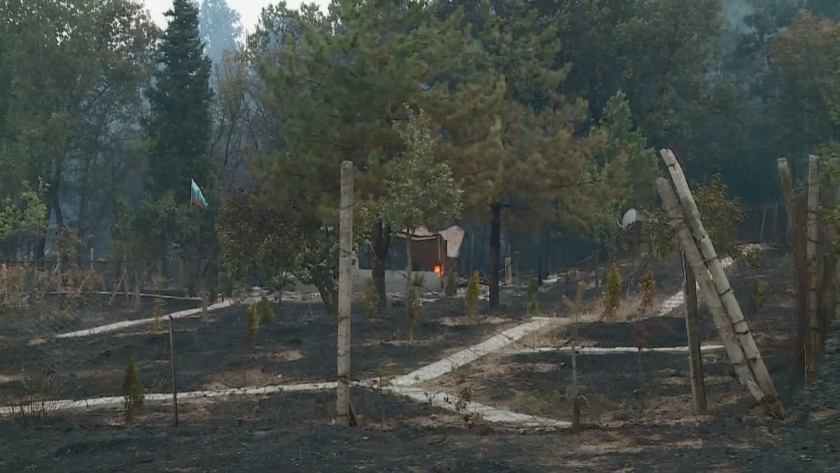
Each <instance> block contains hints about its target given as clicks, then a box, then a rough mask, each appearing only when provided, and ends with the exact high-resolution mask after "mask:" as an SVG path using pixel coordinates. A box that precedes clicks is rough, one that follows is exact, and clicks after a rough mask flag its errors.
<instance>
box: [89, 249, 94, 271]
mask: <svg viewBox="0 0 840 473" xmlns="http://www.w3.org/2000/svg"><path fill="white" fill-rule="evenodd" d="M90 270H91V271H93V247H92V246H91V247H90Z"/></svg>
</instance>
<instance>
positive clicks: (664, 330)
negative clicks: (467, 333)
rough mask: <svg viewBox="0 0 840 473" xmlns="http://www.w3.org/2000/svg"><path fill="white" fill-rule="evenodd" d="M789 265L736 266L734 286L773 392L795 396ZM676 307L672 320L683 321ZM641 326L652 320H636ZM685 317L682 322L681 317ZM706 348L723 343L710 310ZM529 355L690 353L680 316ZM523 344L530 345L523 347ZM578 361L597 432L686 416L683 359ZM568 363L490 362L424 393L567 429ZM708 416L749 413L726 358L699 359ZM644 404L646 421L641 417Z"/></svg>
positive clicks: (777, 260) (580, 335)
mask: <svg viewBox="0 0 840 473" xmlns="http://www.w3.org/2000/svg"><path fill="white" fill-rule="evenodd" d="M788 268H789V263H787V260H786V257H785V255H784V254H779V253H771V252H768V253H767V254H766V255H765V256H764V258H763V259H762V261H761V264H760V266H759V267H758V268H757V269H753V270H748V269H746V268H742V267H740V266H739V265H735V266H733V267H732V269H731V270H730V271H729V272H730V283H731V285H732V286H733V288H734V290H735V292H736V294H737V296H738V299H739V302H740V305H741V307H742V308H743V309H744V311H745V315H746V316H747V318H748V320H749V321H750V324H751V327H752V328H753V331H754V336H755V339H756V343H757V345H758V347H759V349H760V351H761V353H762V357H763V358H764V360H765V364H766V365H767V368H768V370H769V371H770V374H771V376H772V377H773V379H774V382H775V384H776V387H777V390H778V391H779V393H780V394H781V395H782V396H783V397H784V398H786V400H789V399H790V396H791V395H792V390H791V389H790V387H791V357H790V354H791V348H792V344H793V339H792V336H793V335H794V334H795V333H796V330H795V327H796V321H795V320H796V311H795V309H794V308H793V307H792V306H791V305H792V304H791V300H792V298H793V293H792V288H791V287H790V277H789V271H788ZM756 278H758V279H761V280H762V281H764V282H765V284H766V286H765V290H764V291H763V292H764V296H763V298H764V304H763V306H762V307H760V309H758V310H757V312H755V313H750V312H749V310H750V309H749V308H750V307H751V304H750V297H751V295H750V292H749V291H745V290H743V289H744V288H745V287H746V288H751V287H752V285H753V283H754V280H755V279H756ZM683 310H684V309H683V308H680V309H678V310H676V311H674V315H677V314H678V313H680V312H682V311H683ZM638 315H640V316H642V317H644V316H650V315H652V314H642V313H640V314H638ZM680 315H681V314H680ZM699 318H700V334H701V341H702V343H719V337H718V335H717V330H716V328H715V326H714V324H713V322H712V320H711V317H710V315H709V313H708V310H707V309H706V308H705V306H702V307H701V309H700V311H699ZM534 338H535V340H534V341H533V342H532V343H530V346H542V347H550V346H569V345H570V344H571V343H573V342H572V340H574V343H576V344H578V345H582V346H598V347H636V346H639V344H641V346H645V347H676V346H686V344H687V336H686V331H685V319H684V317H682V316H680V317H674V316H668V317H653V318H647V319H641V320H639V318H638V317H637V318H635V319H632V320H630V321H625V322H611V323H608V322H603V321H601V322H595V323H581V324H566V325H561V326H560V327H558V328H556V329H553V330H551V331H550V332H549V333H544V334H541V335H540V336H538V337H534ZM526 342H527V339H526ZM639 363H640V359H639V356H637V355H636V354H609V355H582V356H579V357H578V359H577V366H578V380H579V388H580V391H581V393H582V394H583V395H584V396H585V397H586V401H585V402H584V407H583V409H584V418H585V419H586V420H587V421H589V422H592V423H595V424H613V423H616V422H626V421H630V420H634V419H639V418H642V419H656V420H661V421H673V420H674V419H680V418H684V417H686V416H691V386H690V384H689V365H688V359H687V356H686V355H684V354H663V353H645V354H643V355H642V356H641V371H642V373H641V376H640V373H639V370H640V367H639ZM571 367H572V360H571V355H570V354H568V353H560V352H542V353H537V354H516V355H504V354H494V355H491V356H488V357H485V358H483V359H481V360H478V361H477V362H475V363H472V364H469V365H467V366H464V367H462V368H460V369H458V370H455V371H453V372H451V373H449V374H447V375H445V376H442V377H441V378H438V379H436V380H434V381H432V382H431V383H430V384H429V386H428V387H429V389H435V390H443V391H446V392H456V393H458V392H469V393H470V395H471V398H472V399H473V400H475V401H478V402H481V403H485V404H490V405H493V406H496V407H504V408H507V409H510V410H513V411H515V412H523V413H528V414H533V415H539V416H544V417H550V418H556V419H561V420H571V411H572V406H571V399H572V398H573V396H572V392H573V391H572V370H571ZM704 374H705V382H706V391H707V397H708V403H709V407H710V409H711V410H712V412H713V413H714V414H716V415H724V416H732V415H736V413H738V412H742V411H743V410H745V409H749V408H751V407H752V406H754V405H755V402H754V401H753V399H752V397H751V396H750V395H749V393H748V392H747V390H746V389H745V388H744V387H742V386H741V385H740V384H739V382H738V381H737V379H736V376H735V372H734V370H732V369H731V367H730V366H729V364H728V363H727V361H726V356H725V353H724V352H722V351H721V352H714V353H708V354H706V355H704ZM643 402H644V407H645V412H644V414H643V415H641V414H640V408H641V406H642V403H643Z"/></svg>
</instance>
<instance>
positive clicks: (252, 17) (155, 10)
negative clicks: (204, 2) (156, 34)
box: [144, 0, 329, 30]
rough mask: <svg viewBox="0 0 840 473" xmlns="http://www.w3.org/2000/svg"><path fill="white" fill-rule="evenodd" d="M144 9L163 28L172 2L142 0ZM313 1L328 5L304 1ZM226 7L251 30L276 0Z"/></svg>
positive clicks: (292, 1) (239, 0)
mask: <svg viewBox="0 0 840 473" xmlns="http://www.w3.org/2000/svg"><path fill="white" fill-rule="evenodd" d="M144 1H145V2H146V8H148V9H149V11H150V12H151V13H152V18H154V20H155V22H156V23H157V24H158V26H160V27H165V26H166V24H165V17H164V16H163V13H164V12H165V11H166V10H169V9H170V8H172V0H144ZM312 1H314V2H315V3H317V4H318V5H321V8H324V7H325V5H327V4H328V3H329V0H306V3H310V2H312ZM227 2H228V5H230V6H231V7H233V8H235V9H237V10H239V14H240V15H242V26H243V27H244V28H246V29H248V30H253V29H254V25H255V24H257V17H259V15H260V10H262V8H263V7H265V6H267V5H269V4H272V3H277V0H227ZM300 4H301V1H300V0H287V1H286V5H288V6H289V8H297V7H299V6H300Z"/></svg>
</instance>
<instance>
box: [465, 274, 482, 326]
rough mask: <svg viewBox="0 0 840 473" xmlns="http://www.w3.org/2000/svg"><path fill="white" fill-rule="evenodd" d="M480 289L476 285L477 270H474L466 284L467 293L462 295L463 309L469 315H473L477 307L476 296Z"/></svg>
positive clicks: (478, 294) (479, 293)
mask: <svg viewBox="0 0 840 473" xmlns="http://www.w3.org/2000/svg"><path fill="white" fill-rule="evenodd" d="M480 295H481V289H480V288H479V287H478V271H474V272H473V273H472V276H471V277H470V282H469V283H468V284H467V293H466V295H465V296H466V297H464V309H465V311H466V312H467V315H469V316H470V317H473V316H475V314H476V312H477V309H478V296H480Z"/></svg>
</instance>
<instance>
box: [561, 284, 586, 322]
mask: <svg viewBox="0 0 840 473" xmlns="http://www.w3.org/2000/svg"><path fill="white" fill-rule="evenodd" d="M585 287H586V282H584V281H578V282H577V285H576V287H575V298H574V300H572V299H569V298H568V297H566V295H565V294H564V295H563V304H565V305H566V307H568V308H569V311H571V312H572V315H574V316H575V318H577V317H579V316H580V315H582V314H583V289H584V288H585Z"/></svg>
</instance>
